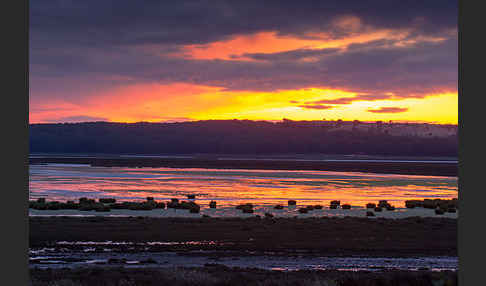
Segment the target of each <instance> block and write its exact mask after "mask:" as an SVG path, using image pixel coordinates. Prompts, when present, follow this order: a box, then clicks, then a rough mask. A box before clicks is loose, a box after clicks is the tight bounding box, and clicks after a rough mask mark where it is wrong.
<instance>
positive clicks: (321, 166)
mask: <svg viewBox="0 0 486 286" xmlns="http://www.w3.org/2000/svg"><path fill="white" fill-rule="evenodd" d="M29 163H30V164H44V163H58V164H90V165H92V166H98V167H153V168H209V169H259V170H313V171H335V172H363V173H381V174H403V175H423V176H448V177H456V176H457V163H448V162H406V161H386V160H379V161H359V162H353V161H305V160H300V161H299V160H285V159H282V160H252V159H248V160H242V159H225V160H219V159H217V158H216V159H201V158H150V157H149V158H121V157H120V158H116V157H115V158H96V157H55V156H52V157H49V156H45V157H31V158H29Z"/></svg>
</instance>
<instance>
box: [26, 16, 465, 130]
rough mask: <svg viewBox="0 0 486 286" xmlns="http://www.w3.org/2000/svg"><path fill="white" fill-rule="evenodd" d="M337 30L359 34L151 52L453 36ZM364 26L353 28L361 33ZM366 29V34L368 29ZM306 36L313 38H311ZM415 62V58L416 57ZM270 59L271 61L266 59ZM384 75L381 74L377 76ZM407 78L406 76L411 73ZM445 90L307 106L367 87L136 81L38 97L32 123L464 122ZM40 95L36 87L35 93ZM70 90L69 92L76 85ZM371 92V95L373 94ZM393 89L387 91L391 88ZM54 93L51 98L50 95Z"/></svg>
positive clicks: (207, 53)
mask: <svg viewBox="0 0 486 286" xmlns="http://www.w3.org/2000/svg"><path fill="white" fill-rule="evenodd" d="M334 25H335V26H336V27H339V28H343V29H347V30H349V31H351V32H352V33H350V36H348V37H346V38H340V39H332V38H330V37H329V35H326V34H323V33H309V34H307V35H302V36H301V37H296V36H282V35H279V34H278V33H277V32H275V31H267V32H260V33H255V34H247V35H239V36H234V37H229V38H227V39H224V40H221V41H215V42H211V43H208V44H203V45H194V44H191V45H185V46H183V47H182V48H181V49H180V50H179V51H177V52H171V53H168V54H166V53H165V54H164V53H163V52H161V51H160V50H158V48H157V45H155V46H151V47H150V48H147V49H145V50H144V52H145V53H148V54H152V56H157V57H162V56H170V57H173V58H182V59H189V60H196V61H197V60H213V61H218V60H219V61H228V62H231V61H235V62H258V61H259V60H256V59H254V58H250V57H248V56H245V54H255V53H263V54H272V53H281V52H288V51H294V50H299V49H306V50H319V49H323V48H338V49H341V51H343V52H345V51H346V50H347V49H348V47H349V45H350V44H363V43H370V42H372V41H377V40H393V42H392V44H391V45H393V46H394V47H408V46H412V45H414V44H416V43H417V42H420V43H430V42H435V43H440V42H442V41H445V40H446V38H445V37H440V36H418V37H415V38H410V37H409V36H410V35H411V32H412V30H410V29H397V30H391V29H383V28H381V29H374V28H371V27H367V26H365V25H364V24H363V23H362V22H361V21H360V19H359V18H357V17H343V18H341V19H340V20H336V22H335V23H334ZM354 30H356V31H360V32H359V33H358V32H356V33H353V31H354ZM363 31H364V32H363ZM304 36H305V37H304ZM317 60H319V59H316V58H313V57H312V56H309V57H302V58H300V59H298V60H296V61H295V64H296V65H298V64H299V61H301V62H306V63H309V62H311V63H312V62H313V61H317ZM411 60H413V58H412V59H411ZM262 64H265V63H262ZM377 76H378V75H377ZM404 76H406V75H405V74H404ZM438 90H439V91H438V92H430V93H425V94H421V95H420V96H410V97H407V96H401V97H395V98H393V99H383V100H373V101H370V100H362V101H354V102H352V103H350V104H329V105H328V108H327V109H309V108H304V107H302V106H301V104H298V103H297V102H315V101H319V100H329V99H337V98H343V97H353V96H355V95H357V94H362V92H359V90H356V89H355V90H354V91H353V90H347V89H346V88H336V87H334V88H330V87H326V82H325V80H323V83H322V85H320V86H312V85H311V86H308V87H306V88H301V89H285V88H283V89H275V90H273V91H265V92H264V91H251V90H250V91H236V90H228V89H225V88H223V87H220V86H217V85H214V86H212V85H209V84H197V83H190V82H183V81H174V82H172V83H154V82H152V83H146V82H145V83H144V82H130V83H129V84H123V85H120V86H114V87H111V88H105V89H101V90H98V91H93V92H92V93H93V95H92V96H89V97H87V98H86V99H85V100H83V101H81V102H75V101H72V100H71V101H68V100H64V99H63V98H62V97H57V98H55V99H51V100H31V104H30V105H31V106H30V108H31V112H30V119H29V120H30V122H31V123H42V122H62V121H63V120H67V118H70V117H73V116H81V117H86V118H92V119H96V118H98V119H100V120H107V121H113V122H138V121H150V122H159V121H174V120H175V121H177V120H205V119H253V120H281V119H282V118H288V119H292V120H321V119H323V118H325V119H328V120H336V119H343V120H354V119H358V120H361V121H375V120H408V121H427V122H437V123H448V124H457V120H458V103H457V96H458V95H457V91H456V90H453V89H450V88H439V89H438ZM31 92H32V90H31ZM65 92H67V93H69V92H70V90H66V91H65ZM365 93H366V92H365ZM385 93H386V91H385ZM47 96H48V95H46V97H47ZM380 108H385V110H386V108H391V109H390V110H406V111H404V112H397V113H375V112H370V111H369V110H377V109H380Z"/></svg>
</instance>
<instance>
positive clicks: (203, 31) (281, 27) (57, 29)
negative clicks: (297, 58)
mask: <svg viewBox="0 0 486 286" xmlns="http://www.w3.org/2000/svg"><path fill="white" fill-rule="evenodd" d="M349 15H354V16H358V17H359V18H360V19H361V20H362V22H363V23H364V24H367V25H371V26H374V27H378V28H392V29H393V28H401V27H410V26H411V25H414V24H415V25H420V32H421V33H426V34H432V33H438V32H441V31H443V30H444V29H447V28H449V29H450V28H455V27H456V24H457V1H451V0H429V1H419V0H414V1H398V0H396V1H391V0H375V1H362V0H354V1H339V0H334V1H330V0H326V1H321V0H313V1H310V0H306V1H293V0H292V1H291V0H288V1H276V0H275V1H265V2H262V1H259V0H247V1H218V0H206V1H199V0H197V1H187V0H185V1H155V0H154V1H151V0H144V1H142V0H140V1H129V0H103V1H95V0H78V1H75V0H73V1H61V0H34V1H31V2H30V27H31V35H32V39H34V40H36V41H40V42H44V43H45V44H47V42H49V41H55V42H57V43H60V44H63V45H70V44H74V45H90V46H97V47H100V46H109V45H120V44H128V45H134V44H146V43H165V44H188V43H207V42H211V41H216V40H221V39H223V38H225V37H228V36H231V35H235V34H250V33H255V32H259V31H278V32H279V33H280V34H285V35H289V34H293V35H297V36H298V35H300V34H302V33H303V32H308V31H313V32H322V31H326V32H331V33H332V36H333V37H336V38H338V37H344V36H346V35H347V34H349V32H350V31H348V30H347V29H345V28H343V29H335V28H334V29H332V30H329V28H330V26H331V24H332V23H333V21H334V20H335V19H336V18H338V17H341V16H349Z"/></svg>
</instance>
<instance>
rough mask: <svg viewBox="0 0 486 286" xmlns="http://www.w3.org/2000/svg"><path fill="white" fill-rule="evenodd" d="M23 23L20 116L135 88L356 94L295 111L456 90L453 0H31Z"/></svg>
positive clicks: (454, 10)
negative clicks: (26, 76) (25, 76)
mask: <svg viewBox="0 0 486 286" xmlns="http://www.w3.org/2000/svg"><path fill="white" fill-rule="evenodd" d="M30 16H31V18H30V80H31V82H30V84H31V93H30V96H31V105H32V109H31V113H32V112H33V110H35V109H37V110H39V109H41V108H47V107H46V103H53V104H54V103H59V102H62V103H63V104H66V105H76V106H78V107H79V106H84V105H86V106H87V105H89V104H92V102H93V101H95V99H96V98H97V97H99V96H100V93H102V94H107V93H108V92H109V91H113V90H120V89H123V88H125V87H126V88H130V87H131V86H133V85H140V84H146V85H153V84H158V85H168V86H170V85H173V84H187V85H193V86H203V87H214V88H217V89H218V90H222V91H225V92H227V94H228V96H231V95H232V93H234V92H278V91H282V90H299V89H303V88H330V89H336V90H345V91H349V92H354V93H356V96H354V97H346V98H337V99H336V98H329V99H326V98H324V99H320V100H314V101H309V102H300V101H299V102H300V103H298V105H297V106H300V107H302V108H303V109H321V110H325V109H332V108H333V106H334V105H345V104H351V103H353V102H356V101H377V100H384V99H394V100H397V99H408V98H424V97H426V96H429V95H430V94H440V93H444V92H454V91H456V90H457V68H458V66H457V62H458V61H457V58H458V56H457V52H458V50H457V46H458V44H457V1H442V0H441V1H378V0H377V1H371V2H368V1H346V2H343V1H265V5H263V4H262V2H261V1H256V0H255V1H209V0H208V1H170V2H167V1H163V2H159V1H137V2H133V1H125V0H121V1H120V0H119V1H94V0H85V1H54V0H42V1H40V0H35V1H31V4H30ZM132 96H133V98H134V104H135V102H136V98H137V97H138V96H139V95H138V94H133V95H132ZM163 99H164V96H161V97H160V100H163ZM111 100H116V94H112V99H111ZM215 104H216V103H215ZM289 105H290V106H295V105H296V103H289ZM49 108H53V107H52V106H51V107H49ZM78 114H79V113H78ZM70 116H75V114H72V115H70ZM87 116H92V115H87ZM164 116H165V117H170V116H172V115H171V114H165V115H164ZM174 116H175V117H180V116H181V114H177V115H174ZM94 117H99V116H94Z"/></svg>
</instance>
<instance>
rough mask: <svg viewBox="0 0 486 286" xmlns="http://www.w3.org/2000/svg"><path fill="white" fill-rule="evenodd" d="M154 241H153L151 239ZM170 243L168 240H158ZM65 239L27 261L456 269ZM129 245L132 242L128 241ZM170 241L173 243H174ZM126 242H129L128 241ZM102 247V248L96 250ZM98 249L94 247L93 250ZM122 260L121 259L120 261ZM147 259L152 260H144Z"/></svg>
mask: <svg viewBox="0 0 486 286" xmlns="http://www.w3.org/2000/svg"><path fill="white" fill-rule="evenodd" d="M154 243H156V242H154ZM159 243H165V244H168V245H171V244H170V242H159ZM67 244H68V243H67V242H64V243H63V242H59V243H58V244H57V247H52V248H39V249H30V250H29V261H30V265H31V266H35V267H49V268H55V267H79V266H101V267H107V266H113V267H119V266H124V267H202V266H205V265H208V264H213V265H214V264H219V265H226V266H228V267H241V268H247V267H257V268H260V269H266V270H280V271H295V270H331V269H332V270H340V271H362V270H366V271H382V270H411V271H414V270H420V269H427V270H432V271H443V270H452V271H456V270H457V269H458V260H457V257H449V256H440V257H328V256H306V255H292V256H287V255H278V254H275V253H267V254H262V253H259V254H257V253H253V252H248V253H246V254H242V253H239V254H232V253H230V252H224V251H223V252H219V254H221V255H219V256H214V254H215V252H206V251H188V252H184V253H178V252H169V251H167V252H152V251H148V250H149V249H150V245H151V243H146V244H145V245H147V247H146V248H147V251H137V252H130V251H128V252H127V251H122V250H119V249H117V246H119V245H120V244H118V243H113V244H110V243H109V242H107V243H104V244H100V243H93V244H89V243H82V244H78V245H82V248H78V249H68V248H63V247H64V246H65V245H67ZM132 244H133V243H132ZM174 244H177V243H175V242H174ZM127 245H131V244H130V243H128V244H127ZM100 246H102V247H103V248H102V249H99V248H100ZM97 248H98V249H97ZM122 259H124V260H125V261H124V262H122ZM149 259H150V260H151V262H152V263H144V261H148V260H149Z"/></svg>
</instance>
